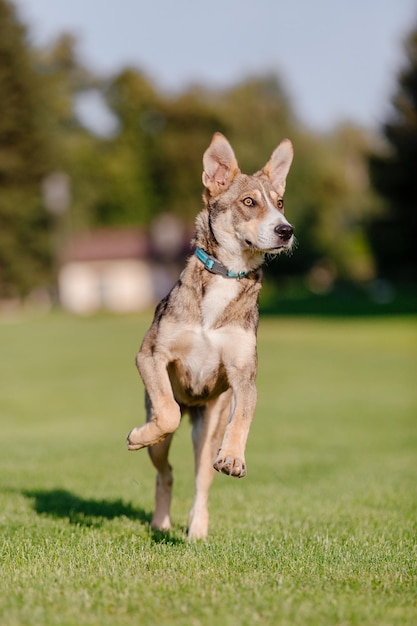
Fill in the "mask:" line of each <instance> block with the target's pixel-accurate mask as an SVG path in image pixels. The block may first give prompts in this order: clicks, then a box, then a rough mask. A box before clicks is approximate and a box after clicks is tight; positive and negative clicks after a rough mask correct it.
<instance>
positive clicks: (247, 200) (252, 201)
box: [242, 196, 256, 206]
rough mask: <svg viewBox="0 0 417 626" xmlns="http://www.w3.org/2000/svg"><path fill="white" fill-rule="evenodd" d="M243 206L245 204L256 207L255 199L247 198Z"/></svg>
mask: <svg viewBox="0 0 417 626" xmlns="http://www.w3.org/2000/svg"><path fill="white" fill-rule="evenodd" d="M242 202H243V204H245V205H246V206H255V204H256V203H255V200H254V199H253V198H250V197H249V196H248V197H247V198H244V199H243V201H242Z"/></svg>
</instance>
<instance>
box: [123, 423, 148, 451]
mask: <svg viewBox="0 0 417 626" xmlns="http://www.w3.org/2000/svg"><path fill="white" fill-rule="evenodd" d="M139 431H140V428H134V429H133V430H131V431H130V433H129V434H128V436H127V437H126V445H127V449H128V450H131V451H133V450H140V449H141V448H144V447H145V445H144V444H143V443H142V441H141V438H140V434H139Z"/></svg>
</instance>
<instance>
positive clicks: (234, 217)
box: [203, 133, 294, 255]
mask: <svg viewBox="0 0 417 626" xmlns="http://www.w3.org/2000/svg"><path fill="white" fill-rule="evenodd" d="M292 159H293V148H292V144H291V141H290V140H289V139H284V140H283V141H282V142H281V143H280V144H279V146H278V147H277V148H276V149H275V150H274V152H273V153H272V156H271V158H270V159H269V161H268V163H267V164H266V165H265V166H264V167H263V169H262V170H260V171H259V172H256V174H253V175H252V176H247V175H246V174H242V173H241V171H240V169H239V166H238V163H237V160H236V157H235V155H234V152H233V149H232V147H231V145H230V143H229V142H228V141H227V139H226V138H225V137H224V136H223V135H222V134H221V133H216V134H215V135H214V136H213V139H212V142H211V144H210V146H209V147H208V148H207V150H206V152H205V153H204V156H203V168H204V171H203V184H204V186H205V193H204V200H205V203H206V206H207V207H208V209H209V212H210V217H211V222H210V223H211V228H212V230H213V234H214V236H215V238H216V240H217V241H218V242H219V243H221V245H222V246H223V247H227V248H229V251H230V252H240V253H242V252H249V253H256V254H262V255H263V254H266V253H271V254H277V253H279V252H282V251H288V250H289V249H290V248H291V246H292V244H293V242H294V235H293V227H292V226H291V224H290V223H289V222H288V221H287V220H286V218H285V217H284V201H283V196H284V192H285V182H286V178H287V174H288V171H289V169H290V166H291V163H292Z"/></svg>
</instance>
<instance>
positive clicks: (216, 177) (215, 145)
mask: <svg viewBox="0 0 417 626" xmlns="http://www.w3.org/2000/svg"><path fill="white" fill-rule="evenodd" d="M203 170H204V171H203V185H204V186H205V187H207V189H208V190H209V192H210V194H211V195H212V196H217V194H219V193H221V192H222V191H225V190H226V189H227V188H228V187H229V185H230V184H231V182H232V180H233V179H234V177H235V176H236V174H238V173H239V172H240V170H239V166H238V164H237V161H236V157H235V154H234V152H233V149H232V146H231V145H230V143H229V142H228V141H227V139H226V137H225V136H224V135H222V134H221V133H215V134H214V135H213V139H212V140H211V144H210V145H209V147H208V148H207V150H206V151H205V153H204V155H203Z"/></svg>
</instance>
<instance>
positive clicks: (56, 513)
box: [23, 489, 152, 526]
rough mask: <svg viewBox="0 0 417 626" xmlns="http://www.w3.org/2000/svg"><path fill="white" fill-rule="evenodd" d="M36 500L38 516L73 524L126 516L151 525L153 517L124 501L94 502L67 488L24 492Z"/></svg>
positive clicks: (89, 523) (34, 501) (82, 524)
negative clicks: (47, 516)
mask: <svg viewBox="0 0 417 626" xmlns="http://www.w3.org/2000/svg"><path fill="white" fill-rule="evenodd" d="M23 494H24V495H25V496H26V497H27V498H30V499H32V500H33V508H34V509H35V511H36V512H37V513H39V514H45V515H49V516H50V517H54V518H62V519H67V520H68V521H69V522H70V523H71V524H78V525H80V526H98V525H100V524H101V523H102V522H103V521H104V520H105V519H107V520H111V519H115V518H117V517H127V518H129V519H133V520H138V521H140V522H142V523H144V524H150V521H151V518H152V514H151V513H148V512H147V511H145V510H144V509H141V508H135V507H133V506H132V505H131V504H125V503H124V502H123V501H122V500H93V499H91V498H90V499H86V498H81V497H80V496H77V495H75V494H74V493H71V492H70V491H67V490H66V489H51V490H33V491H24V492H23Z"/></svg>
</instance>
